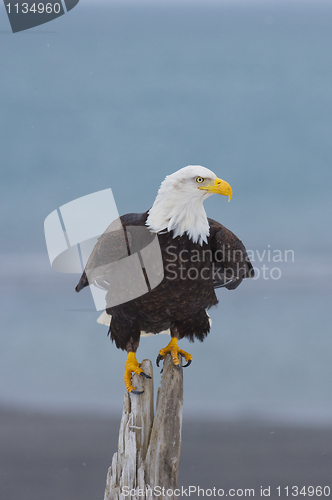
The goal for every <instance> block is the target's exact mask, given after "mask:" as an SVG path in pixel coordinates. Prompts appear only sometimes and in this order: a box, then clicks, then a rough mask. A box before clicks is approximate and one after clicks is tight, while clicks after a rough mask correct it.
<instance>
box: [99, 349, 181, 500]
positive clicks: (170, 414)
mask: <svg viewBox="0 0 332 500" xmlns="http://www.w3.org/2000/svg"><path fill="white" fill-rule="evenodd" d="M180 362H181V361H180ZM141 366H142V368H143V371H144V372H145V373H146V374H147V375H150V376H151V377H152V374H153V370H152V363H151V361H150V360H144V361H143V362H142V364H141ZM133 385H134V386H135V387H136V388H137V389H138V390H144V393H143V394H141V395H137V394H130V395H129V394H128V393H126V394H125V397H124V401H123V413H122V419H121V424H120V431H119V443H118V451H117V453H114V455H113V459H112V465H111V467H110V468H109V470H108V474H107V481H106V490H105V497H104V500H125V499H126V498H130V500H139V499H140V498H142V497H143V498H146V500H154V499H155V498H164V499H167V500H173V499H175V498H176V497H175V496H173V494H172V491H174V489H175V488H176V486H177V479H178V470H179V462H180V452H181V428H182V408H183V372H182V367H180V369H179V368H177V367H176V366H175V365H174V364H173V362H172V359H171V356H170V355H169V354H168V355H167V356H166V358H165V361H164V368H163V374H162V379H161V384H160V388H159V389H158V395H157V405H156V412H155V415H153V379H151V380H149V379H142V378H141V377H139V376H138V375H134V377H133ZM163 488H164V496H160V495H159V491H160V492H162V490H163ZM134 490H135V492H136V493H134ZM167 490H168V493H169V495H167ZM130 492H131V493H130ZM129 493H130V494H129ZM133 493H134V494H133ZM143 495H145V496H143Z"/></svg>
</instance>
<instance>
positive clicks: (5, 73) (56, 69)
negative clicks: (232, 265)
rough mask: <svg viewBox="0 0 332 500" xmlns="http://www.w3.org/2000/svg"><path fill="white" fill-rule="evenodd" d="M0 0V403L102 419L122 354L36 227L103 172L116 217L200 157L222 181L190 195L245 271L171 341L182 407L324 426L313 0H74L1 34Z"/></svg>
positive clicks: (319, 66) (331, 340)
mask: <svg viewBox="0 0 332 500" xmlns="http://www.w3.org/2000/svg"><path fill="white" fill-rule="evenodd" d="M0 9H2V10H1V21H0V40H1V45H0V54H1V56H0V57H1V74H0V86H1V92H0V109H1V134H0V141H1V185H0V189H1V200H0V203H1V219H2V228H1V255H0V272H1V339H0V405H2V406H5V407H13V408H32V409H43V410H48V411H57V412H67V411H68V412H69V411H71V412H77V411H82V412H93V413H100V414H101V413H105V412H108V413H112V412H114V413H116V414H119V412H120V411H121V410H120V409H121V405H122V398H123V393H124V384H123V369H124V362H125V358H126V355H125V353H123V352H122V351H118V350H117V349H116V348H115V345H112V344H111V343H110V341H109V340H108V339H107V337H106V333H107V327H104V326H101V325H99V324H97V323H96V319H97V317H98V315H99V313H97V312H96V311H94V305H93V302H92V299H91V295H90V294H89V291H88V290H84V291H83V292H81V293H80V294H76V293H75V291H74V288H75V285H76V283H77V281H78V278H79V276H78V275H64V274H58V273H56V272H54V271H53V270H52V269H51V267H50V264H49V260H48V256H47V251H46V246H45V240H44V231H43V222H44V219H45V218H46V217H47V215H49V213H51V212H52V211H53V210H55V209H56V208H58V207H59V206H61V205H63V204H65V203H67V202H69V201H71V200H74V199H76V198H79V197H81V196H84V195H86V194H89V193H92V192H95V191H99V190H101V189H105V188H109V187H111V188H112V190H113V194H114V197H115V200H116V203H117V206H118V210H119V213H120V214H123V213H128V212H141V211H145V210H147V209H148V208H149V207H150V206H151V205H152V203H153V201H154V198H155V196H156V193H157V190H158V187H159V185H160V183H161V181H162V180H163V179H164V177H165V176H166V175H167V174H169V173H172V172H174V171H175V170H178V169H179V168H181V167H183V166H185V165H188V164H201V165H204V166H206V167H207V168H210V169H211V170H213V171H214V172H215V173H216V174H217V175H218V176H219V177H221V178H223V179H225V180H227V181H228V182H229V183H230V184H231V186H232V188H233V193H234V194H233V199H232V201H231V203H229V204H228V203H227V202H226V199H224V198H221V197H217V196H214V197H212V198H210V199H209V200H208V201H207V202H206V204H205V208H206V211H207V213H208V215H209V216H210V217H212V218H215V219H217V220H218V221H220V222H221V223H222V224H224V225H225V226H226V227H228V228H229V229H231V230H232V231H233V232H235V234H237V235H238V236H239V237H240V238H241V239H242V240H243V242H244V244H245V245H246V247H247V248H248V249H250V250H252V251H253V252H255V254H254V255H255V260H254V266H255V267H256V268H257V269H258V275H259V278H258V279H255V280H246V282H244V283H243V284H242V285H241V287H240V288H239V289H237V290H236V291H234V292H230V291H227V290H219V291H218V292H217V293H218V297H219V300H220V303H219V305H218V307H217V308H214V309H212V310H211V311H210V313H211V317H212V320H213V327H212V332H211V334H210V335H209V336H208V338H207V339H206V341H205V342H204V343H203V344H199V343H197V342H196V343H195V344H193V345H192V344H189V343H188V342H186V341H185V340H184V341H182V342H181V344H182V347H183V348H184V349H186V350H189V352H191V353H192V354H193V356H194V361H193V364H192V365H191V367H190V368H189V369H188V370H186V371H185V405H184V411H185V415H189V414H190V415H197V416H200V417H204V418H216V417H218V418H219V417H221V418H230V417H231V418H239V419H243V418H255V419H275V420H278V421H279V422H296V423H303V422H306V423H312V424H314V425H318V424H321V423H322V424H323V423H327V422H331V418H332V397H331V396H332V389H331V387H332V384H331V381H332V363H331V356H332V335H331V323H332V315H331V274H332V269H331V246H332V245H331V244H332V238H331V215H332V214H331V171H332V170H331V160H332V140H331V133H332V65H331V63H332V51H331V47H332V30H331V22H332V4H329V3H328V2H322V1H316V2H314V1H312V2H296V1H293V2H287V3H286V2H273V1H271V2H270V1H266V2H261V3H259V2H257V3H256V2H252V3H250V5H248V2H247V3H245V2H237V1H236V2H232V3H228V2H223V1H220V2H211V3H208V2H204V3H203V2H201V3H200V2H198V3H191V4H189V3H188V2H184V3H182V2H178V3H177V4H175V3H170V4H168V3H166V1H160V2H158V3H157V4H156V5H152V4H151V3H143V2H140V3H138V4H137V5H134V4H132V3H127V2H124V3H123V4H122V5H121V4H120V3H112V2H111V3H109V4H107V3H106V2H105V3H104V2H100V3H99V2H94V3H92V2H88V1H83V0H81V1H80V2H79V4H78V6H77V7H76V8H75V9H73V10H72V11H71V12H70V13H68V14H66V15H65V16H63V17H60V18H58V19H57V20H55V21H53V22H51V23H49V24H45V25H43V26H40V27H38V28H35V29H32V30H29V31H26V32H21V33H17V34H15V35H13V34H12V33H11V32H10V26H9V21H8V19H7V18H6V15H5V8H4V6H3V5H2V6H0ZM268 249H270V251H271V255H275V254H273V253H272V252H273V250H280V252H281V255H282V260H285V258H284V256H285V253H284V252H285V250H293V252H294V256H295V258H294V262H293V261H292V260H293V259H290V258H289V259H288V261H287V262H273V261H272V262H271V259H268V254H267V250H268ZM264 250H265V256H264V258H263V260H262V262H260V260H259V257H258V254H257V251H258V252H259V255H260V256H262V252H264ZM288 255H290V254H288ZM269 260H270V261H269ZM263 264H264V265H265V266H266V267H267V268H269V271H267V272H266V274H265V278H266V279H264V277H263V275H262V271H261V268H262V266H263ZM273 267H278V268H280V271H281V277H280V279H273V277H272V276H274V277H276V276H278V272H274V274H273V275H272V276H271V274H270V270H271V268H273ZM166 342H167V337H165V336H159V337H156V338H149V339H143V340H142V341H141V345H140V348H139V351H138V359H139V360H141V359H143V358H150V359H152V360H154V359H155V358H156V356H157V353H158V350H159V349H160V348H161V347H164V345H165V343H166ZM159 377H160V376H159V372H158V370H155V381H156V385H157V383H158V381H159Z"/></svg>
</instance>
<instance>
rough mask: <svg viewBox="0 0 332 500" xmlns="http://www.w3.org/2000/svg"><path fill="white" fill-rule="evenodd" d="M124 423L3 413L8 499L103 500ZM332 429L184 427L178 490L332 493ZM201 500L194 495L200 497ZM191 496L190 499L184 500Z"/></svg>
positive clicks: (2, 472) (2, 459)
mask: <svg viewBox="0 0 332 500" xmlns="http://www.w3.org/2000/svg"><path fill="white" fill-rule="evenodd" d="M119 421H120V415H119V419H114V418H113V419H112V418H110V419H107V418H98V417H91V416H84V415H80V416H74V415H67V416H65V415H64V416H59V415H47V414H40V413H39V414H37V413H31V412H24V411H20V412H19V411H9V410H4V409H2V410H1V411H0V435H1V448H0V477H1V499H2V500H60V499H61V500H76V499H77V500H94V499H96V500H97V499H102V498H103V494H104V487H105V479H106V473H107V469H108V467H109V465H110V463H111V458H112V455H113V453H114V452H115V451H116V449H117V436H118V429H119ZM331 471H332V429H328V428H321V429H318V428H304V427H301V428H297V427H281V426H276V425H274V424H266V423H265V424H261V423H254V422H242V423H231V422H214V423H211V422H203V421H196V422H195V421H186V420H184V422H183V441H182V453H181V465H180V475H179V486H180V487H181V486H183V487H184V488H188V487H189V486H197V487H200V488H203V489H209V488H210V489H211V488H214V487H215V488H217V489H218V488H223V489H224V490H225V491H228V490H229V489H230V488H234V489H235V490H237V489H245V488H253V489H254V490H255V497H258V496H260V488H261V486H262V487H263V488H267V487H269V486H270V487H271V498H278V497H277V491H276V489H275V488H276V487H277V486H280V487H281V488H282V497H284V498H286V494H285V491H283V489H284V488H285V487H286V486H289V487H291V486H294V485H297V486H301V487H302V486H306V487H308V486H310V485H311V486H330V487H332V474H331ZM196 497H197V495H193V494H192V495H191V498H196ZM183 498H185V496H183Z"/></svg>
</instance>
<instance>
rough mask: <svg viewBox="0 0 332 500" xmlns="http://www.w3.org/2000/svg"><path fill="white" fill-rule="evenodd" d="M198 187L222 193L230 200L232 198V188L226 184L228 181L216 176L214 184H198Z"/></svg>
mask: <svg viewBox="0 0 332 500" xmlns="http://www.w3.org/2000/svg"><path fill="white" fill-rule="evenodd" d="M198 189H204V190H205V191H209V192H211V193H217V194H222V195H224V196H228V201H231V198H232V194H233V192H232V188H231V186H230V185H229V184H228V182H226V181H223V180H221V179H218V177H216V179H215V181H214V184H208V185H207V186H199V188H198Z"/></svg>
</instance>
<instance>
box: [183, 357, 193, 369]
mask: <svg viewBox="0 0 332 500" xmlns="http://www.w3.org/2000/svg"><path fill="white" fill-rule="evenodd" d="M191 362H192V359H189V360H188V363H187V364H185V365H183V367H182V368H186V367H187V366H189V365H191Z"/></svg>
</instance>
